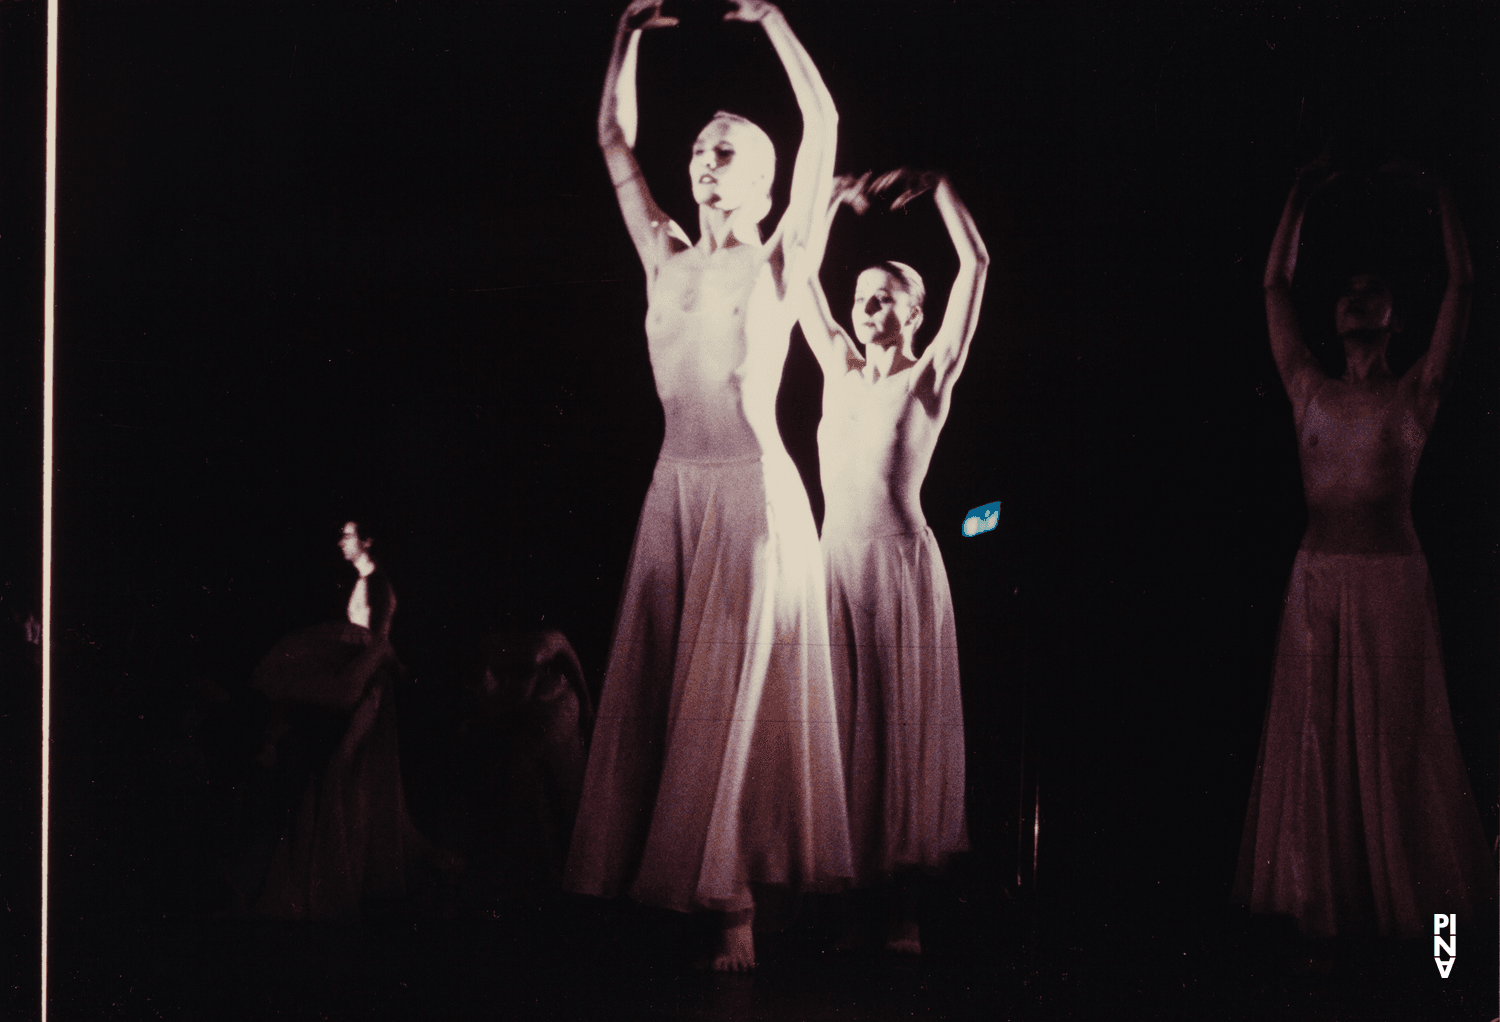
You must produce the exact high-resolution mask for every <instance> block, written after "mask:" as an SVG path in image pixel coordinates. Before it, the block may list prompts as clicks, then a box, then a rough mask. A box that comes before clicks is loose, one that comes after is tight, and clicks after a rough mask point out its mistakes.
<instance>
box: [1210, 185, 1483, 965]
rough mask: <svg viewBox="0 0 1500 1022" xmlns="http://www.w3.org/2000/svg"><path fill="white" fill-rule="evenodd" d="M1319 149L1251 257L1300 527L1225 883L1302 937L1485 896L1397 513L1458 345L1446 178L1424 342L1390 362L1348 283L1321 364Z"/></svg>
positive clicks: (1460, 285) (1461, 319)
mask: <svg viewBox="0 0 1500 1022" xmlns="http://www.w3.org/2000/svg"><path fill="white" fill-rule="evenodd" d="M1336 176H1337V174H1336V173H1335V172H1334V171H1333V170H1332V169H1331V167H1330V165H1329V163H1328V161H1327V159H1326V157H1324V158H1320V159H1319V160H1317V161H1315V162H1314V163H1312V164H1310V165H1309V166H1308V167H1306V168H1304V169H1303V170H1302V171H1301V172H1300V173H1299V175H1298V177H1297V181H1296V184H1295V185H1294V186H1293V188H1292V191H1291V195H1290V196H1289V197H1288V199H1287V203H1286V208H1285V210H1284V212H1283V213H1282V217H1281V224H1280V226H1279V227H1278V228H1277V231H1276V238H1275V240H1274V241H1273V242H1272V246H1271V256H1270V260H1269V263H1268V265H1267V266H1266V276H1265V292H1266V317H1267V320H1268V322H1269V326H1270V334H1271V348H1272V351H1273V353H1274V354H1275V356H1276V365H1277V368H1278V370H1279V371H1280V373H1281V379H1282V382H1283V383H1284V384H1285V386H1286V389H1287V393H1288V395H1290V397H1291V399H1292V410H1293V414H1294V415H1295V417H1296V424H1297V437H1298V451H1299V455H1300V458H1301V462H1302V482H1303V488H1304V490H1305V491H1306V495H1307V509H1308V526H1307V533H1306V535H1305V536H1304V537H1303V539H1302V548H1301V550H1299V551H1298V553H1297V559H1296V562H1295V563H1294V565H1293V567H1292V577H1291V581H1290V583H1289V584H1288V586H1287V595H1286V610H1285V613H1284V615H1283V617H1282V621H1281V629H1280V635H1279V637H1278V640H1277V649H1276V668H1275V674H1274V677H1273V679H1272V682H1271V696H1270V702H1269V705H1268V707H1267V709H1266V721H1265V730H1264V734H1263V737H1262V739H1261V750H1260V758H1259V762H1258V763H1257V765H1256V770H1255V780H1254V784H1253V787H1252V789H1251V794H1250V806H1249V811H1248V812H1247V814H1246V818H1245V831H1244V839H1243V842H1242V845H1241V850H1240V860H1239V871H1238V876H1237V878H1236V883H1235V889H1234V897H1235V899H1236V900H1237V901H1238V902H1240V903H1242V904H1245V905H1248V906H1249V907H1250V910H1251V911H1252V912H1257V913H1278V914H1285V915H1290V916H1292V917H1294V918H1295V919H1296V920H1297V922H1298V923H1299V925H1300V926H1301V928H1302V931H1303V933H1304V934H1306V935H1308V936H1310V937H1327V936H1333V935H1345V934H1358V933H1376V934H1382V935H1386V936H1397V937H1416V936H1420V935H1422V934H1425V933H1427V932H1429V930H1430V927H1431V926H1432V919H1433V915H1434V914H1435V913H1444V914H1448V913H1458V914H1459V915H1468V917H1469V918H1474V917H1473V916H1472V914H1471V910H1472V909H1473V908H1474V906H1475V905H1476V904H1479V903H1481V902H1483V901H1484V900H1486V899H1487V898H1488V897H1491V896H1493V891H1494V884H1495V867H1494V863H1493V862H1492V861H1491V859H1490V856H1489V854H1488V851H1487V849H1486V847H1485V840H1484V835H1483V831H1482V829H1481V826H1480V822H1479V815H1478V811H1477V810H1476V808H1475V803H1474V796H1473V794H1472V790H1471V788H1470V784H1469V777H1468V773H1467V771H1466V770H1465V769H1464V764H1463V760H1462V757H1461V755H1460V752H1459V747H1458V740H1457V738H1456V736H1455V734H1454V730H1453V720H1452V716H1451V714H1450V712H1449V708H1448V693H1447V688H1446V685H1445V683H1444V678H1443V655H1442V648H1441V646H1440V644H1439V641H1438V627H1437V613H1436V606H1435V604H1434V602H1433V594H1432V582H1431V581H1430V579H1429V578H1428V574H1427V562H1426V559H1425V558H1424V557H1423V555H1422V548H1421V545H1420V543H1419V542H1418V541H1417V534H1416V531H1415V530H1414V529H1413V527H1412V520H1411V487H1412V480H1413V478H1414V477H1415V476H1416V472H1417V462H1418V460H1419V459H1420V457H1421V455H1422V448H1423V446H1424V445H1425V444H1426V442H1427V435H1428V432H1429V431H1430V430H1431V429H1432V423H1433V420H1434V418H1435V417H1436V415H1437V410H1438V403H1439V401H1440V400H1441V399H1442V396H1443V394H1444V392H1445V391H1446V389H1447V387H1448V384H1449V381H1450V379H1451V376H1452V373H1453V367H1454V364H1455V363H1456V361H1457V359H1458V354H1459V348H1460V345H1461V344H1462V342H1463V337H1464V332H1465V328H1466V326H1467V323H1468V316H1469V293H1470V288H1471V281H1472V271H1471V269H1470V264H1469V253H1468V247H1467V244H1466V242H1465V240H1464V233H1463V228H1462V227H1461V225H1460V224H1459V220H1458V215H1457V212H1456V211H1455V209H1454V204H1453V198H1452V196H1451V194H1450V193H1449V191H1448V189H1447V188H1446V187H1441V186H1439V187H1438V188H1437V189H1436V199H1437V203H1438V207H1439V209H1440V211H1441V214H1442V232H1443V244H1444V250H1445V252H1446V254H1447V263H1448V283H1447V287H1446V290H1445V291H1444V293H1443V299H1442V304H1441V305H1440V307H1439V310H1438V318H1437V325H1436V329H1435V330H1434V332H1433V337H1432V344H1431V346H1430V347H1429V348H1428V350H1427V352H1426V354H1424V355H1423V356H1422V357H1421V358H1420V359H1418V360H1417V362H1416V364H1415V365H1413V366H1412V367H1411V368H1410V369H1409V370H1407V371H1406V373H1404V374H1403V375H1402V376H1400V377H1397V376H1396V375H1395V374H1394V373H1393V372H1392V371H1391V369H1390V367H1389V365H1388V364H1387V362H1386V347H1387V345H1388V344H1389V342H1390V339H1391V335H1392V333H1393V332H1395V331H1397V330H1399V329H1400V320H1399V318H1398V317H1397V316H1396V313H1395V310H1394V307H1393V300H1392V295H1391V291H1390V288H1389V287H1388V286H1387V284H1386V283H1385V281H1384V280H1383V279H1382V278H1380V277H1377V276H1374V275H1370V274H1359V275H1356V276H1354V277H1353V278H1351V279H1350V281H1349V283H1348V285H1347V287H1346V288H1345V290H1344V293H1343V295H1342V297H1340V298H1339V300H1338V305H1337V308H1336V310H1335V313H1334V319H1335V323H1336V327H1337V330H1338V335H1339V338H1340V340H1341V341H1342V342H1343V346H1344V353H1345V357H1346V363H1347V367H1346V368H1345V370H1344V374H1343V376H1342V377H1330V376H1328V375H1327V374H1326V373H1324V371H1323V369H1322V367H1321V366H1320V365H1319V364H1318V362H1317V361H1316V360H1315V359H1314V358H1313V356H1312V354H1311V352H1309V351H1308V349H1307V347H1306V346H1305V345H1304V343H1303V341H1302V335H1301V332H1300V327H1299V325H1298V322H1297V314H1296V309H1295V307H1294V305H1293V302H1292V298H1291V284H1292V275H1293V270H1294V269H1295V266H1296V260H1297V247H1298V238H1299V234H1300V231H1301V226H1302V218H1303V214H1304V213H1305V211H1306V209H1307V205H1308V202H1309V200H1310V199H1311V198H1312V196H1313V195H1314V194H1315V193H1316V192H1317V191H1318V190H1319V189H1320V188H1322V187H1323V186H1324V185H1326V184H1327V183H1329V182H1330V181H1331V180H1333V178H1334V177H1336Z"/></svg>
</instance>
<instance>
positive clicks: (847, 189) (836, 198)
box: [828, 170, 873, 216]
mask: <svg viewBox="0 0 1500 1022" xmlns="http://www.w3.org/2000/svg"><path fill="white" fill-rule="evenodd" d="M872 173H873V171H868V170H867V171H865V172H864V173H863V174H861V175H860V176H859V177H855V176H854V175H853V174H839V175H838V176H836V177H835V178H834V179H833V198H832V199H830V200H829V202H828V209H829V211H830V212H832V211H834V210H836V209H838V207H839V204H840V203H846V204H847V205H848V206H849V208H850V209H852V210H854V212H855V213H857V214H859V215H860V216H863V215H864V212H865V210H867V209H869V208H870V196H869V193H868V189H869V184H870V175H871V174H872Z"/></svg>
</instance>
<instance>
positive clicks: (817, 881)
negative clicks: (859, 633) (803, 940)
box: [564, 456, 851, 911]
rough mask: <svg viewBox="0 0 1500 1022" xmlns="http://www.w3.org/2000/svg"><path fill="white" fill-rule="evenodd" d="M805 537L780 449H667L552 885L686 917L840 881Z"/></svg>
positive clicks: (809, 526) (816, 585)
mask: <svg viewBox="0 0 1500 1022" xmlns="http://www.w3.org/2000/svg"><path fill="white" fill-rule="evenodd" d="M842 776H843V773H842V765H841V763H840V760H839V748H838V731H837V725H836V723H835V718H834V697H833V685H832V681H831V678H830V671H829V663H828V631H827V617H826V608H825V605H824V590H823V571H822V563H821V560H820V558H819V556H818V541H817V533H816V531H815V529H814V526H813V521H812V514H811V511H810V510H809V507H808V503H807V493H806V491H805V490H804V489H803V487H802V482H801V479H800V478H799V477H798V475H797V471H796V468H795V467H794V466H793V465H792V463H791V461H790V459H787V458H784V457H783V458H769V457H768V458H764V459H761V458H754V459H746V460H739V461H729V462H695V461H684V460H678V459H674V458H669V457H666V456H663V457H662V458H661V459H660V460H659V461H658V462H657V466H656V472H655V475H654V476H653V478H652V482H651V488H650V490H649V492H648V493H647V495H646V504H645V507H643V508H642V509H641V517H640V523H639V525H638V527H637V530H636V538H635V547H634V550H633V551H632V553H631V556H630V565H629V568H628V569H627V572H626V581H625V592H624V596H623V598H622V600H621V603H620V613H619V617H618V620H617V622H616V625H615V638H614V645H613V648H612V650H611V652H610V661H609V667H608V670H607V672H606V674H605V679H604V690H603V694H602V697H601V699H600V704H599V713H598V717H597V720H596V723H595V726H594V738H593V747H592V749H591V751H590V754H589V763H588V769H587V771H586V773H585V777H584V789H583V797H582V802H581V805H580V808H579V813H578V821H577V823H576V825H575V828H574V833H573V841H572V846H571V849H570V852H569V857H568V865H567V871H566V874H565V878H564V886H565V887H567V888H568V889H570V890H573V891H577V892H579V893H584V894H593V895H599V896H604V897H613V896H615V895H618V894H621V893H624V892H626V891H627V890H628V892H629V894H630V895H631V897H633V898H635V899H636V900H637V901H640V902H642V903H645V904H648V905H655V906H659V907H663V908H671V909H675V910H678V911H691V910H694V909H699V908H712V909H720V910H735V909H742V908H746V907H748V906H749V904H750V902H749V891H748V887H747V885H748V883H749V882H757V883H770V884H785V885H796V886H799V887H802V888H804V889H807V888H820V887H822V888H826V887H836V886H841V885H842V882H843V881H845V880H846V879H847V878H848V877H850V875H851V871H850V863H849V832H848V823H847V819H846V815H845V804H844V788H843V783H842Z"/></svg>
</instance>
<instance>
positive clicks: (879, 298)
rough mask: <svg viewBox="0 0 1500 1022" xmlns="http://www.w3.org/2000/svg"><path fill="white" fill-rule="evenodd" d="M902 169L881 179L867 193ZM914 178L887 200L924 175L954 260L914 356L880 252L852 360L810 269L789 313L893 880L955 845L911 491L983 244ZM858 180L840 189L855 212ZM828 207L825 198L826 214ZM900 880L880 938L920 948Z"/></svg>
mask: <svg viewBox="0 0 1500 1022" xmlns="http://www.w3.org/2000/svg"><path fill="white" fill-rule="evenodd" d="M904 176H906V175H905V174H904V173H903V172H896V173H895V174H890V175H886V176H885V177H883V178H881V179H880V180H879V181H877V182H875V184H874V186H873V189H872V190H873V191H882V190H884V189H885V188H886V187H888V186H890V185H892V184H894V183H895V182H896V181H898V180H900V179H901V178H902V177H904ZM915 180H916V183H915V184H914V185H913V186H912V187H909V188H908V190H907V191H906V192H905V193H904V194H903V195H902V196H901V197H900V198H899V199H897V200H896V202H895V204H894V205H893V207H892V208H893V209H899V208H900V207H901V206H902V205H904V204H905V203H906V202H908V201H910V199H911V198H913V197H914V196H915V195H917V194H919V193H920V192H921V191H923V190H925V189H926V188H927V187H930V186H931V184H932V183H933V182H934V181H935V183H936V188H935V189H934V191H933V197H934V199H935V200H936V202H937V208H938V211H939V213H941V215H942V218H943V223H944V224H945V225H946V226H947V228H948V233H949V236H950V237H951V238H952V239H953V245H954V247H955V248H956V249H957V250H958V263H959V267H958V277H957V279H956V280H955V281H954V282H953V290H952V291H951V292H950V293H949V295H948V307H947V310H946V312H945V313H944V316H943V323H942V326H941V327H940V328H939V329H938V332H937V335H936V336H935V337H934V338H933V339H932V342H931V343H930V344H929V345H928V346H927V349H926V350H925V351H924V352H923V353H922V355H921V357H920V358H919V357H918V356H917V355H916V353H915V351H914V349H913V337H914V335H915V333H916V330H917V328H918V327H919V326H920V325H921V323H922V315H923V313H922V304H923V297H924V291H923V286H922V279H921V277H920V276H918V275H917V272H916V271H915V270H913V269H912V268H911V267H910V266H908V265H906V264H905V263H898V262H884V263H880V264H878V265H875V266H872V267H870V268H869V269H867V270H865V271H864V272H863V273H861V274H860V275H859V280H858V282H857V283H856V285H855V291H854V308H853V312H852V314H851V315H852V317H853V324H854V333H855V335H856V336H857V337H858V338H859V340H860V341H861V342H862V343H863V344H864V346H865V350H864V354H863V355H861V354H860V352H859V350H858V349H857V348H856V347H855V346H854V344H853V342H851V341H850V339H849V335H848V334H847V333H845V332H844V330H843V329H842V328H841V327H840V326H839V325H838V323H837V322H836V321H835V320H834V318H833V315H832V313H831V312H830V311H829V309H828V302H827V299H826V298H825V296H824V294H823V289H822V286H821V285H820V284H819V283H818V278H817V273H816V267H814V272H812V273H810V274H808V276H807V278H806V280H807V282H808V284H809V285H810V288H809V291H810V293H809V295H808V298H809V301H810V305H809V307H808V315H805V316H804V317H803V319H802V330H803V334H804V335H805V336H806V337H807V340H808V344H809V345H810V346H811V347H812V350H813V352H814V354H815V355H816V356H817V358H818V361H819V364H820V365H821V366H822V368H823V421H822V423H821V424H820V425H819V427H818V461H819V465H820V467H821V473H822V481H823V498H824V501H825V504H826V508H827V510H826V512H825V514H824V517H823V541H822V546H823V554H824V559H825V565H826V570H827V578H828V599H829V613H828V625H829V635H830V639H831V647H832V654H833V668H834V678H835V685H836V691H837V692H838V697H839V703H838V709H839V725H840V734H841V737H842V751H843V756H844V768H845V774H846V783H847V797H848V802H849V836H850V840H851V843H852V846H853V853H854V869H855V881H856V885H857V886H860V887H869V886H872V885H876V884H880V883H884V882H889V881H891V880H905V879H906V878H905V876H904V875H905V874H909V873H911V872H914V871H917V870H923V869H928V870H930V869H935V868H938V867H941V866H942V865H943V864H944V863H946V862H947V860H948V858H949V857H950V856H951V855H953V854H954V853H955V852H961V851H964V850H966V849H967V848H968V832H967V827H966V825H965V821H964V730H963V706H962V703H961V699H960V693H959V682H958V641H957V638H956V635H955V629H954V622H953V600H952V597H951V596H950V595H949V592H948V576H947V573H946V572H945V571H944V569H943V558H942V554H941V553H940V552H939V551H938V545H937V540H936V539H935V538H934V537H933V535H932V530H931V529H930V528H928V527H927V520H926V518H925V517H924V516H923V514H922V504H921V499H920V494H921V489H922V480H923V479H924V478H926V475H927V467H928V465H929V464H930V463H931V461H932V452H933V449H934V448H935V447H936V446H937V440H938V434H939V433H940V432H941V431H942V428H943V424H944V422H946V421H947V419H948V408H949V404H950V402H951V400H952V396H953V385H954V383H955V382H956V381H957V380H958V375H959V373H961V372H962V371H963V367H964V361H965V360H966V359H967V357H968V353H969V341H970V339H971V338H972V337H973V336H974V328H975V325H976V323H977V322H978V318H979V303H980V299H981V297H982V296H983V294H984V280H985V274H986V271H987V268H988V266H989V254H988V253H987V252H986V251H985V247H984V242H983V240H981V239H980V237H979V232H978V230H977V229H976V228H975V226H974V221H973V218H971V217H970V216H969V211H968V210H967V209H966V208H964V205H963V203H962V202H960V201H959V198H958V196H957V195H956V194H955V193H954V191H953V188H952V186H951V185H950V184H949V182H948V179H947V178H946V177H942V176H938V177H935V178H934V177H933V176H930V175H924V176H922V177H920V178H917V179H915ZM863 183H864V182H863V181H861V182H859V183H856V184H855V185H854V186H852V188H848V189H845V190H843V191H841V198H844V199H845V201H850V202H851V204H854V205H855V206H856V208H859V205H860V204H863V203H864V202H865V201H866V199H865V197H864V195H863V194H862V185H863ZM839 204H840V203H839V202H838V201H837V200H836V201H835V202H834V203H833V204H832V205H831V206H830V207H829V213H828V218H829V220H830V221H831V220H832V218H833V215H834V213H835V212H836V211H837V208H838V205H839ZM902 886H903V887H904V888H905V890H901V891H898V892H897V897H896V898H895V899H894V900H893V902H892V913H891V918H890V928H889V930H888V933H887V940H886V946H887V947H889V948H891V949H892V950H897V951H904V952H908V953H918V952H920V951H921V942H920V935H919V930H918V925H917V920H916V914H915V906H914V905H913V902H912V898H911V894H910V886H909V883H903V885H902ZM847 939H848V936H847V935H846V940H847Z"/></svg>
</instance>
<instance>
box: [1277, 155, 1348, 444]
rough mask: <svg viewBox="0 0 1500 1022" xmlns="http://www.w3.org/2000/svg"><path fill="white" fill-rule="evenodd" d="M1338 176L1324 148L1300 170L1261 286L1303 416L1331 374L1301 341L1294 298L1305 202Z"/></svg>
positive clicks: (1280, 365) (1280, 359)
mask: <svg viewBox="0 0 1500 1022" xmlns="http://www.w3.org/2000/svg"><path fill="white" fill-rule="evenodd" d="M1336 177H1338V172H1337V171H1335V170H1334V169H1333V168H1332V166H1331V165H1330V163H1329V159H1328V153H1327V151H1326V150H1325V152H1324V154H1323V155H1321V156H1319V157H1318V158H1317V159H1316V160H1314V161H1313V162H1312V163H1309V164H1308V165H1307V166H1305V167H1303V168H1302V169H1301V170H1299V171H1298V172H1297V180H1296V181H1295V182H1294V183H1293V184H1292V190H1291V192H1290V193H1289V194H1288V195H1287V197H1286V206H1285V207H1284V208H1283V209H1282V211H1281V222H1280V223H1279V224H1277V225H1276V237H1275V238H1274V239H1272V241H1271V255H1270V257H1269V258H1268V259H1267V260H1266V275H1265V279H1264V281H1263V286H1264V288H1265V293H1266V325H1267V328H1268V330H1269V332H1270V335H1271V354H1272V355H1273V356H1275V358H1276V369H1277V371H1278V372H1279V373H1280V374H1281V384H1282V386H1284V387H1285V388H1286V392H1287V395H1288V396H1289V397H1290V398H1291V399H1292V405H1293V407H1294V408H1296V410H1297V414H1298V415H1299V416H1300V415H1301V412H1302V407H1303V405H1304V404H1305V403H1306V401H1307V399H1308V397H1309V395H1310V394H1311V393H1312V391H1313V390H1314V389H1316V386H1317V384H1318V383H1321V382H1322V381H1323V380H1324V379H1326V378H1327V377H1326V374H1325V373H1324V372H1323V367H1322V366H1320V365H1319V364H1318V360H1317V359H1315V358H1313V355H1312V352H1311V351H1309V350H1308V347H1307V344H1306V343H1305V342H1304V341H1303V340H1302V327H1301V325H1300V324H1299V323H1298V321H1297V307H1296V304H1295V303H1294V302H1293V301H1292V276H1293V274H1294V273H1295V272H1296V270H1297V247H1298V245H1299V244H1300V242H1301V237H1302V218H1303V216H1304V215H1306V213H1307V204H1308V202H1309V201H1311V199H1312V197H1313V196H1314V195H1316V194H1317V193H1318V192H1319V191H1321V190H1322V189H1323V187H1324V186H1325V185H1327V184H1328V183H1329V182H1331V181H1332V180H1333V179H1334V178H1336Z"/></svg>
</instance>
